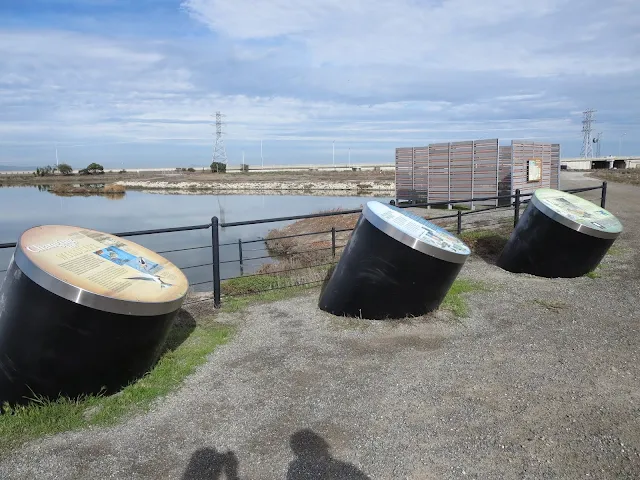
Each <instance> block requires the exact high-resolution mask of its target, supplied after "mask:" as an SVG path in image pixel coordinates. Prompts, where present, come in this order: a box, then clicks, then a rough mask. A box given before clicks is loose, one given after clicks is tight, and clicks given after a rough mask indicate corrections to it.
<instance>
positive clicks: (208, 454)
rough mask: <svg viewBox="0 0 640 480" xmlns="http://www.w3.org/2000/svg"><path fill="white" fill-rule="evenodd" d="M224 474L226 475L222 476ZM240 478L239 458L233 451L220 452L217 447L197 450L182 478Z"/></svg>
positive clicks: (210, 479) (183, 479) (197, 479)
mask: <svg viewBox="0 0 640 480" xmlns="http://www.w3.org/2000/svg"><path fill="white" fill-rule="evenodd" d="M223 474H224V477H223V476H222V475H223ZM222 478H225V479H226V480H239V479H240V477H238V459H237V457H236V454H235V453H233V451H231V450H228V451H227V452H226V453H218V451H217V450H216V449H215V448H201V449H199V450H196V451H195V452H194V453H193V455H191V459H190V460H189V465H187V469H186V470H185V471H184V474H183V475H182V480H218V479H222Z"/></svg>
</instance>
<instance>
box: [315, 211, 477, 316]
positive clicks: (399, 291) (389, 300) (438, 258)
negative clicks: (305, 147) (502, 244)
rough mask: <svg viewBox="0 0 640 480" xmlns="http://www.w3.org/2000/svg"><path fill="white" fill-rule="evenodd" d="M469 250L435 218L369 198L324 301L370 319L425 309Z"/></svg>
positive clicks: (434, 304) (329, 307) (437, 299)
mask: <svg viewBox="0 0 640 480" xmlns="http://www.w3.org/2000/svg"><path fill="white" fill-rule="evenodd" d="M469 253H470V252H469V249H468V248H467V246H466V245H465V244H464V243H462V242H461V241H460V240H458V239H457V238H456V237H454V236H453V235H451V234H450V233H449V232H447V231H446V230H444V229H442V228H440V227H438V226H436V225H434V224H432V223H431V222H428V221H426V220H424V219H422V218H420V217H418V216H415V215H412V214H411V213H409V212H406V211H403V210H401V209H398V208H395V207H391V206H388V205H383V204H381V203H379V202H368V203H367V205H366V207H365V209H364V210H363V213H362V215H361V216H360V219H359V220H358V223H357V225H356V226H355V228H354V230H353V232H352V234H351V237H350V239H349V242H348V244H347V246H346V247H345V250H344V252H343V254H342V256H341V258H340V261H339V262H338V265H337V266H336V268H335V270H334V272H333V274H332V275H331V278H330V279H329V281H328V283H327V284H326V286H325V287H324V289H323V291H322V293H321V295H320V301H319V307H320V308H321V309H322V310H324V311H326V312H329V313H332V314H334V315H344V316H349V317H361V318H367V319H384V318H404V317H407V316H416V315H423V314H424V313H426V312H429V311H431V310H434V309H436V308H438V306H439V305H440V303H441V302H442V300H443V299H444V297H445V295H446V294H447V292H448V290H449V288H450V287H451V284H452V283H453V281H454V280H455V278H456V276H457V275H458V272H459V271H460V269H461V268H462V265H463V264H464V261H465V260H466V258H467V257H468V255H469Z"/></svg>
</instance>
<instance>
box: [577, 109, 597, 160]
mask: <svg viewBox="0 0 640 480" xmlns="http://www.w3.org/2000/svg"><path fill="white" fill-rule="evenodd" d="M594 113H596V110H593V109H589V110H585V111H584V112H582V114H583V118H582V135H583V137H582V151H581V152H580V156H581V157H582V158H593V143H595V142H594V139H593V137H592V136H591V132H592V131H593V128H592V127H591V124H592V123H595V121H596V120H595V118H594V115H593V114H594Z"/></svg>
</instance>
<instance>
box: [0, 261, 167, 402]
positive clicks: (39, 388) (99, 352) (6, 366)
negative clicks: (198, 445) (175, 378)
mask: <svg viewBox="0 0 640 480" xmlns="http://www.w3.org/2000/svg"><path fill="white" fill-rule="evenodd" d="M176 313H177V310H176V311H174V312H170V313H165V314H162V315H157V316H131V315H121V314H114V313H108V312H104V311H100V310H95V309H91V308H89V307H85V306H83V305H79V304H77V303H74V302H71V301H69V300H66V299H64V298H62V297H59V296H57V295H55V294H53V293H51V292H49V291H48V290H46V289H44V288H42V287H40V286H39V285H37V284H36V283H34V282H33V281H32V280H30V279H29V278H28V277H27V276H26V275H25V274H24V273H22V271H21V270H20V269H19V268H18V266H17V265H16V263H15V262H11V265H10V267H9V270H8V271H7V275H6V277H5V279H4V282H3V284H2V286H1V287H0V403H1V402H9V403H25V402H26V401H27V399H28V398H33V397H34V394H35V395H42V396H45V397H48V398H52V399H54V398H56V397H57V396H58V395H65V396H70V397H75V396H78V395H81V394H89V393H98V392H100V391H105V392H107V393H112V392H115V391H117V390H119V389H120V388H122V387H124V386H126V385H127V384H128V383H130V382H131V381H133V380H135V379H136V378H138V377H140V376H142V375H144V374H145V373H146V372H148V371H149V369H150V368H151V367H152V366H153V364H154V363H155V362H156V360H157V359H158V356H159V355H160V353H161V349H162V347H163V345H164V342H165V340H166V337H167V334H168V332H169V329H170V328H171V324H172V322H173V319H174V317H175V316H176Z"/></svg>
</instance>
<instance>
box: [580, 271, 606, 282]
mask: <svg viewBox="0 0 640 480" xmlns="http://www.w3.org/2000/svg"><path fill="white" fill-rule="evenodd" d="M584 276H585V277H588V278H591V279H593V280H595V279H596V278H600V277H601V276H602V275H600V274H599V273H598V272H597V271H596V270H592V271H590V272H589V273H585V274H584Z"/></svg>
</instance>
